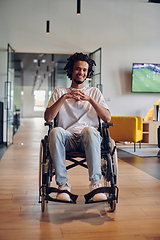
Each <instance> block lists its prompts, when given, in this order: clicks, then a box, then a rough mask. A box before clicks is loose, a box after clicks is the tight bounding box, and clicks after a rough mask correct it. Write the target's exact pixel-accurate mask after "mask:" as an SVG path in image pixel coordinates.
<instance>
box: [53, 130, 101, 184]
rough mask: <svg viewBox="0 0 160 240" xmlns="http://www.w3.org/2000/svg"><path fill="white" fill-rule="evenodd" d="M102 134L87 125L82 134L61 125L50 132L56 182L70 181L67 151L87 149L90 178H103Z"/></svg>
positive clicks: (91, 179)
mask: <svg viewBox="0 0 160 240" xmlns="http://www.w3.org/2000/svg"><path fill="white" fill-rule="evenodd" d="M101 142H102V139H101V136H100V134H99V132H98V131H97V130H96V129H95V128H94V127H85V128H84V129H83V130H82V132H81V134H77V133H72V132H69V131H67V130H64V129H63V128H61V127H56V128H53V129H52V130H51V132H50V134H49V150H50V154H51V158H52V160H53V167H54V169H55V176H56V182H57V184H58V185H64V184H65V183H66V182H68V179H67V170H66V163H65V152H66V151H68V152H69V151H85V154H86V161H87V166H88V172H89V180H90V181H92V182H96V181H97V180H99V179H101Z"/></svg>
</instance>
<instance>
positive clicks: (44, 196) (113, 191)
mask: <svg viewBox="0 0 160 240" xmlns="http://www.w3.org/2000/svg"><path fill="white" fill-rule="evenodd" d="M98 119H99V128H98V131H99V132H100V134H101V136H102V145H101V171H102V176H103V179H104V187H101V188H97V189H94V190H93V191H91V192H89V193H87V194H86V195H84V198H85V204H89V203H97V201H96V202H93V200H92V198H93V196H94V195H95V194H97V193H99V192H103V193H105V194H106V195H107V200H103V201H100V202H108V203H109V206H110V212H114V211H115V210H116V203H118V191H119V189H118V187H117V175H118V161H117V149H116V145H115V142H114V140H113V139H111V138H110V134H109V127H110V126H113V123H105V122H103V123H102V122H101V119H100V118H98ZM45 126H48V128H49V129H48V135H45V137H44V139H42V140H41V143H40V154H39V203H40V204H41V211H42V212H44V211H45V206H46V203H48V201H52V202H65V201H61V200H58V199H56V198H52V197H51V196H50V193H52V192H54V193H61V192H67V193H68V194H69V196H70V199H71V201H70V202H67V201H66V202H65V203H73V204H76V200H77V198H78V196H77V195H74V194H72V193H70V192H68V191H67V190H59V189H58V188H55V187H51V186H50V185H51V182H52V178H53V176H54V175H55V170H54V169H53V163H52V159H51V156H50V152H49V142H48V136H49V132H50V131H51V129H52V128H53V127H56V126H57V119H56V118H55V119H54V122H49V123H48V122H46V123H45ZM77 158H78V159H79V158H80V159H81V160H77ZM66 160H69V161H70V162H71V164H69V165H68V166H66V169H67V170H69V169H71V168H73V167H76V166H78V165H80V166H82V167H84V168H88V167H87V164H86V156H85V152H66Z"/></svg>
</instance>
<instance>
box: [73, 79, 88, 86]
mask: <svg viewBox="0 0 160 240" xmlns="http://www.w3.org/2000/svg"><path fill="white" fill-rule="evenodd" d="M85 80H86V79H84V80H83V81H77V80H76V79H74V82H76V83H77V84H78V85H79V84H82V83H84V81H85Z"/></svg>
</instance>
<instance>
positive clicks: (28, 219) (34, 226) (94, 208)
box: [0, 118, 160, 240]
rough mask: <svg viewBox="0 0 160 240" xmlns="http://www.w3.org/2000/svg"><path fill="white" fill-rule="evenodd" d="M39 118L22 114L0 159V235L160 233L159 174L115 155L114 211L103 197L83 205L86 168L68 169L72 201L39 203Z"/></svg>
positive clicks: (23, 238)
mask: <svg viewBox="0 0 160 240" xmlns="http://www.w3.org/2000/svg"><path fill="white" fill-rule="evenodd" d="M46 132H47V129H46V127H44V126H43V119H38V118H35V119H23V121H22V124H21V126H20V128H19V130H18V132H17V133H16V135H15V138H14V144H13V145H11V146H10V147H9V148H8V149H7V151H6V152H5V154H4V155H3V158H2V160H1V161H0V240H30V239H33V240H42V239H44V240H50V239H56V240H59V239H70V240H72V239H73V240H82V239H86V240H89V239H92V240H97V239H109V240H132V239H135V240H144V239H145V240H146V239H147V240H158V239H160V180H158V179H156V178H154V177H153V176H151V175H149V174H147V173H145V172H144V171H142V170H140V169H137V168H136V167H134V166H132V165H131V164H128V163H127V162H126V161H122V160H120V159H119V174H118V186H119V189H120V194H119V203H118V204H117V211H116V212H115V213H110V212H109V211H108V209H109V207H108V205H107V204H104V203H96V204H90V205H85V204H84V198H83V195H84V194H86V193H87V192H88V185H89V181H88V174H87V170H86V169H84V168H82V167H79V166H78V167H77V168H74V169H71V170H69V171H68V177H69V180H70V183H71V184H72V192H73V193H75V194H78V195H79V198H78V202H77V204H76V205H72V204H62V203H53V202H52V203H49V204H48V208H47V209H46V211H45V212H44V213H41V206H40V204H39V203H38V170H39V166H38V165H39V146H40V140H41V138H43V136H44V135H45V134H46Z"/></svg>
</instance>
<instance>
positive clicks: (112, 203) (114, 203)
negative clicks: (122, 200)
mask: <svg viewBox="0 0 160 240" xmlns="http://www.w3.org/2000/svg"><path fill="white" fill-rule="evenodd" d="M109 205H110V212H114V211H115V210H116V200H112V201H110V202H109Z"/></svg>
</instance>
